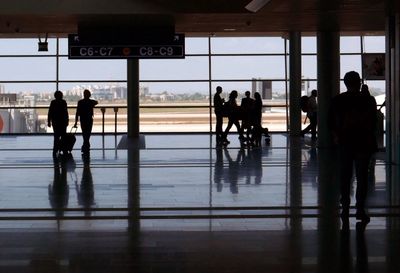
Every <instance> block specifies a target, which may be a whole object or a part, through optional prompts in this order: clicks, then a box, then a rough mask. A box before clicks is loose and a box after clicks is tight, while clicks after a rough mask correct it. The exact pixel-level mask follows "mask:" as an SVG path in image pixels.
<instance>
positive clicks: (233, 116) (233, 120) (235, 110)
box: [223, 90, 244, 144]
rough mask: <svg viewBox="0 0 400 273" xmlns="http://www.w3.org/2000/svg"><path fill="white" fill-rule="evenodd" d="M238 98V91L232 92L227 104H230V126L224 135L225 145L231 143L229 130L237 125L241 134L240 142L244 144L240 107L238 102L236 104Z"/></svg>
mask: <svg viewBox="0 0 400 273" xmlns="http://www.w3.org/2000/svg"><path fill="white" fill-rule="evenodd" d="M237 97H238V92H237V91H236V90H232V92H231V93H230V94H229V101H228V102H227V103H228V125H227V126H226V128H225V131H224V135H223V143H224V144H229V143H230V142H229V141H228V133H229V130H230V129H231V128H232V126H233V124H235V126H236V129H237V131H238V133H239V139H240V142H241V143H242V142H243V140H244V138H243V133H242V129H241V128H240V123H239V116H240V107H239V106H238V105H237V102H236V98H237Z"/></svg>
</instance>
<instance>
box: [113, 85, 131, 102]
mask: <svg viewBox="0 0 400 273" xmlns="http://www.w3.org/2000/svg"><path fill="white" fill-rule="evenodd" d="M110 91H111V93H113V96H114V99H127V96H128V90H127V88H126V87H125V86H117V85H114V86H111V87H110Z"/></svg>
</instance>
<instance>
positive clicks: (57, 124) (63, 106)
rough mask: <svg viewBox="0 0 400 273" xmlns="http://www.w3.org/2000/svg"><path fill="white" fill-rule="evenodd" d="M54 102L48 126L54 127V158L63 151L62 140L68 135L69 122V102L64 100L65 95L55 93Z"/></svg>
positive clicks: (48, 115) (59, 92)
mask: <svg viewBox="0 0 400 273" xmlns="http://www.w3.org/2000/svg"><path fill="white" fill-rule="evenodd" d="M54 98H55V99H54V100H52V101H51V103H50V107H49V111H48V114H47V125H48V126H49V127H53V132H54V142H53V157H57V155H58V154H59V153H60V152H61V151H62V147H61V139H62V138H63V137H64V136H65V135H66V132H67V126H68V122H69V116H68V107H67V102H66V101H65V100H64V99H63V93H62V92H61V91H59V90H57V91H56V92H54Z"/></svg>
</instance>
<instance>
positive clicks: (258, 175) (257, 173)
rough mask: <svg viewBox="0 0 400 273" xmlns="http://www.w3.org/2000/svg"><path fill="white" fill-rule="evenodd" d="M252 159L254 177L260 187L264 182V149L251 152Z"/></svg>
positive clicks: (255, 182)
mask: <svg viewBox="0 0 400 273" xmlns="http://www.w3.org/2000/svg"><path fill="white" fill-rule="evenodd" d="M249 154H250V158H251V165H250V166H252V168H253V175H254V184H256V185H259V184H261V181H262V174H263V169H262V155H263V151H262V149H253V150H251V151H249Z"/></svg>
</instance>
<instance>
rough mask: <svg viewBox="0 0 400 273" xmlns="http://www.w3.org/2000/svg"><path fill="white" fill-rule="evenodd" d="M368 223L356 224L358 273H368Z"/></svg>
mask: <svg viewBox="0 0 400 273" xmlns="http://www.w3.org/2000/svg"><path fill="white" fill-rule="evenodd" d="M367 225H368V222H358V223H357V224H356V246H357V248H356V251H357V262H356V265H357V267H356V269H357V272H360V273H361V272H363V273H364V272H368V251H367V246H366V243H365V228H366V226H367Z"/></svg>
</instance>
